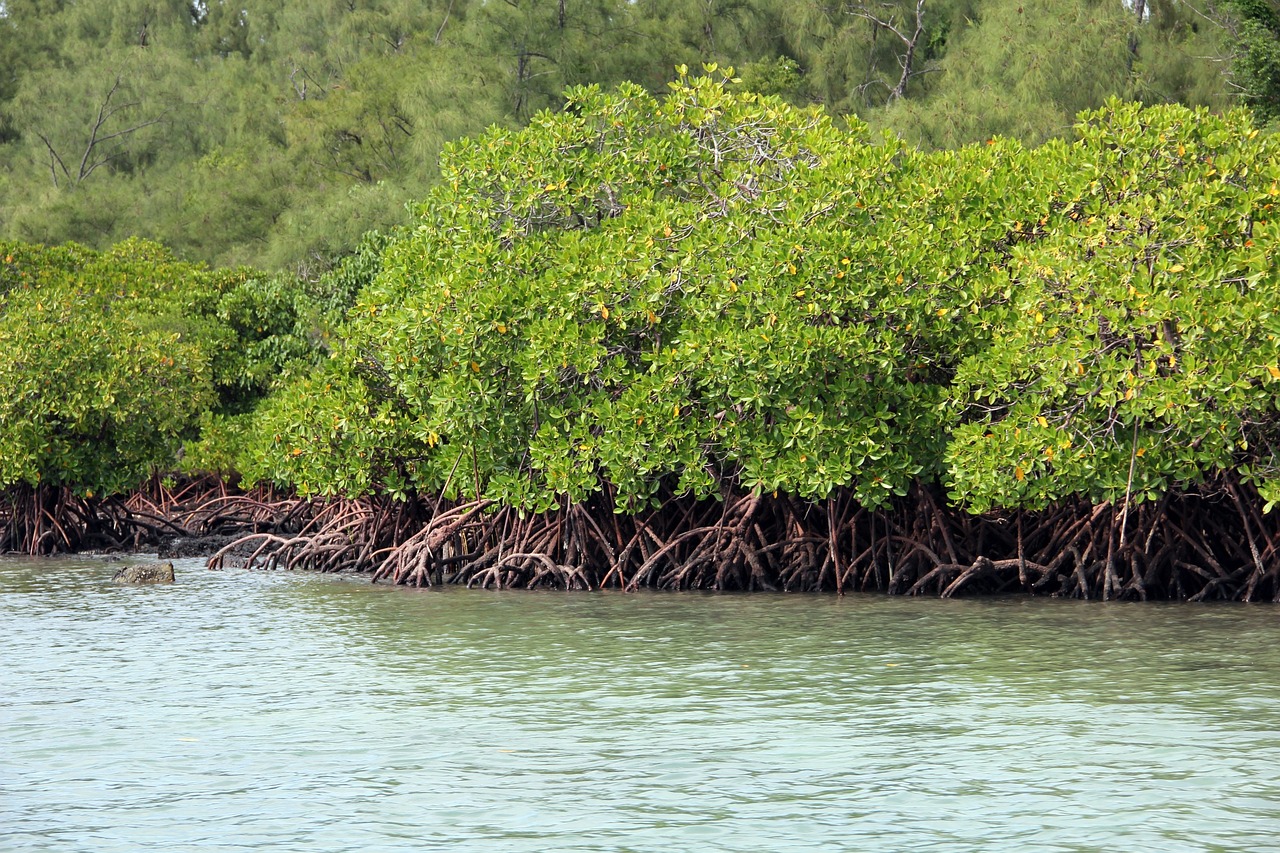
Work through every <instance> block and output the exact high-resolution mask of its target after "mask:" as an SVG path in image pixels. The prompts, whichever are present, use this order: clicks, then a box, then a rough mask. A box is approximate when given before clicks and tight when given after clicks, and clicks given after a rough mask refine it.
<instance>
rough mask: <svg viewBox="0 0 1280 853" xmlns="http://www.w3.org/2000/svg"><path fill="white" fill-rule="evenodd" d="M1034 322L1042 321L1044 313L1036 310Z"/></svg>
mask: <svg viewBox="0 0 1280 853" xmlns="http://www.w3.org/2000/svg"><path fill="white" fill-rule="evenodd" d="M1036 322H1037V323H1043V322H1044V314H1041V313H1040V312H1039V311H1037V312H1036Z"/></svg>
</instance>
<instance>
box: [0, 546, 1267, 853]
mask: <svg viewBox="0 0 1280 853" xmlns="http://www.w3.org/2000/svg"><path fill="white" fill-rule="evenodd" d="M177 566H178V573H179V577H178V580H179V582H178V583H177V584H174V585H172V586H167V587H118V586H115V585H114V584H112V583H111V581H110V578H111V574H112V572H113V570H114V568H115V566H114V565H113V564H111V563H108V562H106V561H105V560H100V559H92V558H85V559H78V560H60V561H32V560H18V559H11V558H0V850H3V851H51V853H52V851H58V853H73V851H86V853H88V851H93V853H112V851H130V853H132V851H152V850H155V851H188V850H190V851H197V850H198V851H249V850H254V851H260V850H272V851H323V853H328V852H329V851H362V853H363V851H369V853H377V851H409V850H414V851H417V850H435V849H441V850H444V849H447V850H450V851H477V853H480V851H484V853H490V852H491V851H493V852H494V853H500V852H501V851H530V852H531V853H532V851H574V850H579V851H655V853H656V851H662V853H669V851H686V850H687V851H722V850H723V851H738V850H741V851H808V850H814V851H817V850H822V851H834V850H868V851H890V850H912V851H962V850H973V851H979V850H981V851H1086V850H1099V851H1101V850H1108V851H1120V850H1123V851H1161V853H1171V852H1172V851H1192V850H1196V851H1199V850H1205V851H1208V850H1214V851H1233V853H1235V851H1275V850H1277V849H1280V651H1278V650H1280V608H1276V607H1272V606H1235V605H1231V606H1221V605H1217V606H1194V605H1133V604H1114V605H1103V604H1098V603H1079V602H1063V601H1051V600H1039V599H1001V600H974V601H938V600H905V599H887V598H880V597H846V598H844V599H837V598H834V597H816V596H774V595H752V596H742V595H733V596H730V595H723V596H717V595H696V594H670V593H659V594H631V595H623V594H615V593H582V594H563V593H526V592H518V593H495V592H467V591H465V590H455V589H450V590H427V591H414V590H405V589H391V588H385V587H374V586H370V585H369V584H368V583H367V582H365V581H363V580H359V579H346V578H335V577H324V576H314V575H301V574H285V573H260V572H256V573H255V572H242V571H227V572H209V571H205V570H204V569H203V568H201V567H200V563H199V562H198V561H185V562H184V561H179V562H178V563H177Z"/></svg>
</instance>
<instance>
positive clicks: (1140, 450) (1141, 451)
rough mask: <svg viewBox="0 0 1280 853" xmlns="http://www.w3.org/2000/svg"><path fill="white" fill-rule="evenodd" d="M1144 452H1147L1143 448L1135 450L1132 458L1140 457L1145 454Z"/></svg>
mask: <svg viewBox="0 0 1280 853" xmlns="http://www.w3.org/2000/svg"><path fill="white" fill-rule="evenodd" d="M1146 452H1147V449H1146V448H1145V447H1139V448H1138V449H1137V450H1135V451H1134V452H1133V455H1134V456H1142V455H1143V454H1144V453H1146Z"/></svg>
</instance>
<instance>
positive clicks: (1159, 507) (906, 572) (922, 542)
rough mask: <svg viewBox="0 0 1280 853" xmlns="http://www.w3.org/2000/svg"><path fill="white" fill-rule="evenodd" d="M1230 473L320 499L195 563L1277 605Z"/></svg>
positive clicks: (469, 581) (505, 579) (1276, 573)
mask: <svg viewBox="0 0 1280 853" xmlns="http://www.w3.org/2000/svg"><path fill="white" fill-rule="evenodd" d="M1258 506H1259V501H1258V500H1257V499H1256V496H1254V495H1251V494H1247V493H1246V489H1245V487H1243V486H1240V485H1239V484H1236V483H1225V484H1219V485H1218V486H1216V487H1214V488H1207V489H1204V490H1202V491H1199V492H1196V493H1192V494H1182V495H1179V496H1176V497H1168V498H1166V499H1164V500H1162V501H1160V502H1158V503H1151V504H1144V505H1141V506H1137V507H1134V508H1132V509H1131V510H1130V511H1128V512H1125V510H1124V508H1123V507H1122V506H1116V505H1113V504H1101V505H1092V504H1089V503H1086V502H1083V501H1080V502H1071V503H1064V504H1061V505H1059V506H1056V507H1054V508H1052V509H1051V510H1049V511H1046V512H1042V513H1027V512H1007V513H1000V514H990V515H985V516H972V515H969V514H968V513H965V512H963V511H962V510H958V509H955V508H953V507H949V506H947V505H946V503H945V501H944V500H943V499H942V496H941V495H940V494H938V493H936V492H935V490H933V489H931V488H929V487H926V486H923V485H920V486H917V487H916V488H915V489H914V490H913V491H912V492H911V494H909V495H908V496H907V497H905V498H903V499H900V500H899V501H897V502H896V503H895V504H894V505H893V506H892V507H891V508H889V509H886V510H882V511H875V512H873V511H868V510H867V509H865V508H864V507H861V506H858V505H857V504H856V503H854V502H853V501H852V500H850V499H848V498H847V497H846V496H842V495H837V496H835V497H833V498H831V499H829V500H826V501H822V502H809V501H802V500H799V499H795V498H789V497H785V496H779V497H772V496H759V495H744V494H729V495H726V496H725V497H724V498H723V500H720V501H693V500H689V499H681V498H672V499H670V500H668V501H667V502H666V503H665V504H664V505H663V506H662V507H661V508H659V509H656V510H650V511H646V512H643V513H638V514H621V513H617V512H615V511H614V507H613V506H612V504H611V503H610V502H609V501H608V500H607V498H605V497H603V496H601V497H597V498H596V499H593V500H592V501H590V502H587V503H583V504H574V505H570V506H565V507H563V508H561V509H558V510H555V511H553V512H549V513H545V514H541V515H529V514H525V513H522V512H520V511H518V510H516V509H514V508H511V507H501V506H495V505H492V504H491V503H490V502H488V501H476V502H470V503H461V504H452V505H450V504H443V505H442V504H441V503H440V502H436V503H431V502H428V501H425V500H420V501H414V502H408V503H395V502H391V501H379V500H370V499H362V500H359V501H334V502H331V503H328V504H326V505H324V506H323V507H321V508H320V509H319V511H317V512H315V514H314V515H313V517H312V518H311V520H310V522H309V523H308V524H307V525H306V526H305V527H304V528H303V529H302V530H301V531H300V532H299V533H298V534H297V535H292V536H282V535H279V534H278V533H266V532H264V533H256V534H252V535H249V536H246V537H245V538H243V539H241V540H240V541H238V542H236V543H233V544H231V545H229V546H227V547H226V548H224V549H223V550H222V551H221V552H219V553H218V554H217V555H215V557H214V558H213V559H212V560H211V563H210V564H211V566H214V567H222V566H225V565H232V564H239V565H250V566H265V567H281V568H292V569H310V570H319V571H354V572H364V573H368V574H369V575H370V576H371V577H372V579H373V580H375V581H382V580H385V581H389V582H391V583H396V584H407V585H412V586H431V585H437V584H444V583H454V584H464V585H466V586H478V587H492V588H525V589H532V588H538V587H551V588H559V589H594V588H601V587H610V588H617V589H627V590H634V589H638V588H641V587H646V588H658V589H716V590H788V591H818V590H826V591H835V592H846V591H882V592H887V593H891V594H904V595H938V596H942V597H951V596H954V595H958V594H962V593H967V594H990V593H1002V592H1026V593H1034V594H1043V595H1057V596H1070V597H1077V598H1099V599H1141V600H1146V599H1186V600H1206V599H1241V600H1247V601H1253V600H1261V599H1270V600H1280V519H1276V518H1274V517H1271V516H1263V515H1262V514H1261V513H1260V512H1259V511H1258V510H1257V507H1258Z"/></svg>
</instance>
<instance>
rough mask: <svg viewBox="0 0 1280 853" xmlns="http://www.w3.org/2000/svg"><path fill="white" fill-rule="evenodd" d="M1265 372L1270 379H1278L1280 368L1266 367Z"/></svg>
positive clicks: (1272, 365) (1279, 377)
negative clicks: (1269, 375) (1268, 374)
mask: <svg viewBox="0 0 1280 853" xmlns="http://www.w3.org/2000/svg"><path fill="white" fill-rule="evenodd" d="M1267 372H1268V373H1270V374H1271V378H1272V379H1280V367H1276V366H1275V365H1274V364H1271V365H1268V366H1267Z"/></svg>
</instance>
